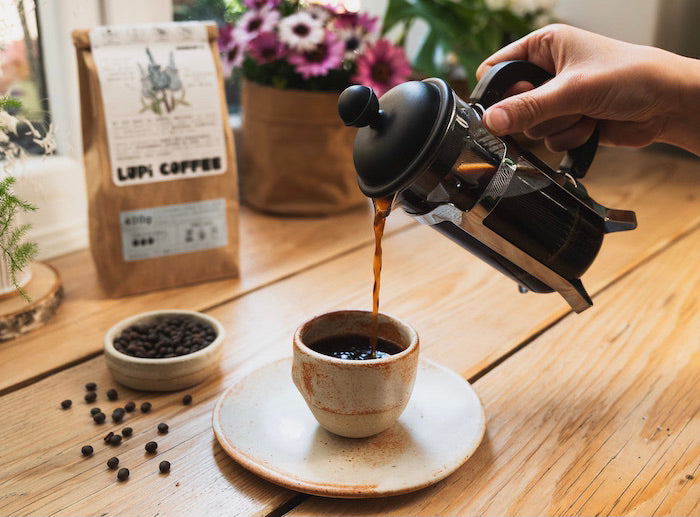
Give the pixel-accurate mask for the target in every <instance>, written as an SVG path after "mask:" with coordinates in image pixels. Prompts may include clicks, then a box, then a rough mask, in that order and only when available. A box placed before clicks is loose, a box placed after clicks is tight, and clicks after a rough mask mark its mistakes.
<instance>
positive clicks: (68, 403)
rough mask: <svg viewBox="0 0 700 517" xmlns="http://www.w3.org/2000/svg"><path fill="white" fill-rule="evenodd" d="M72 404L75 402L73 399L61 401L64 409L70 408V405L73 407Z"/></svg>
mask: <svg viewBox="0 0 700 517" xmlns="http://www.w3.org/2000/svg"><path fill="white" fill-rule="evenodd" d="M72 404H73V401H72V400H70V399H66V400H62V401H61V407H62V408H63V409H68V408H69V407H71V405H72Z"/></svg>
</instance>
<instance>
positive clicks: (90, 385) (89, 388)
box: [85, 382, 97, 391]
mask: <svg viewBox="0 0 700 517" xmlns="http://www.w3.org/2000/svg"><path fill="white" fill-rule="evenodd" d="M85 389H86V390H87V391H95V390H96V389H97V384H95V383H94V382H88V383H87V384H86V385H85Z"/></svg>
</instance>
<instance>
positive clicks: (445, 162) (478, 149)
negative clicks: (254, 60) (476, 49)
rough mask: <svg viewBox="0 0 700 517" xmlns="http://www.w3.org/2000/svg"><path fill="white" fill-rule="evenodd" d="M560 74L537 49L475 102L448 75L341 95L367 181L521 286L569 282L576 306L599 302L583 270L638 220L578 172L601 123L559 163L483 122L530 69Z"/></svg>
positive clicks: (557, 286)
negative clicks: (613, 235) (601, 199)
mask: <svg viewBox="0 0 700 517" xmlns="http://www.w3.org/2000/svg"><path fill="white" fill-rule="evenodd" d="M550 78H551V75H550V74H549V73H548V72H546V71H545V70H543V69H542V68H540V67H538V66H536V65H534V64H532V63H529V62H527V61H509V62H504V63H500V64H499V65H497V66H494V67H493V68H491V70H489V72H488V73H487V74H486V75H485V76H484V77H483V78H482V79H481V81H479V83H478V84H477V85H476V88H475V89H474V91H473V92H472V95H471V98H470V99H469V102H464V101H463V100H462V99H460V98H459V97H457V95H455V93H454V92H453V91H452V89H451V88H450V87H449V86H448V85H447V83H446V82H445V81H443V80H441V79H435V78H432V79H426V80H424V81H409V82H406V83H403V84H400V85H398V86H396V87H394V88H392V89H391V90H389V91H388V92H387V93H386V94H384V95H383V96H382V97H381V100H379V99H377V96H376V95H375V94H374V92H373V91H372V89H371V88H368V87H365V86H360V85H355V86H351V87H349V88H347V89H346V90H345V91H344V92H343V93H342V94H341V96H340V98H339V99H338V112H339V113H340V116H341V118H342V119H343V121H344V122H345V125H347V126H355V127H358V128H359V129H358V131H357V135H356V137H355V144H354V149H353V159H354V162H355V169H356V170H357V174H358V183H359V186H360V189H361V190H362V192H363V193H364V194H365V195H366V196H368V197H371V198H389V199H391V200H392V203H391V206H396V205H399V206H401V207H402V208H403V209H404V210H405V211H406V212H408V213H409V214H411V215H412V216H413V217H415V218H416V219H417V220H419V221H420V222H422V223H425V224H428V225H430V226H432V227H433V228H434V229H436V230H437V231H439V232H441V233H442V234H444V235H446V236H447V237H449V238H451V239H453V240H454V241H456V242H457V243H458V244H460V245H461V246H463V247H464V248H466V249H467V250H469V251H471V252H472V253H474V254H475V255H476V256H478V257H479V258H481V259H482V260H484V261H486V262H487V263H489V264H490V265H491V266H493V267H494V268H496V269H497V270H499V271H501V272H502V273H504V274H505V275H507V276H509V277H510V278H512V279H513V280H515V281H516V282H517V283H518V285H519V286H520V290H521V291H522V292H525V291H527V290H530V291H534V292H538V293H546V292H552V291H558V292H559V293H560V294H561V295H562V296H563V297H564V299H565V300H566V301H567V302H568V303H569V305H571V307H572V308H573V309H574V310H575V311H576V312H581V311H583V310H585V309H587V308H588V307H590V306H591V305H592V304H593V302H592V301H591V298H590V296H589V295H588V293H586V290H585V289H584V287H583V284H582V283H581V280H580V278H581V275H583V273H584V272H585V271H586V270H587V269H588V267H589V266H590V265H591V264H592V262H593V260H594V259H595V257H596V255H597V253H598V250H599V249H600V247H601V245H602V242H603V235H604V234H606V233H609V232H615V231H621V230H632V229H634V228H636V227H637V222H636V217H635V214H634V212H631V211H627V210H613V209H608V208H605V207H604V206H602V205H600V204H598V203H597V202H596V201H594V200H593V199H592V198H591V197H590V196H589V195H588V193H587V192H586V189H585V188H584V186H583V185H582V184H581V182H580V181H579V180H580V178H582V177H583V176H584V175H585V173H586V171H587V170H588V168H589V166H590V164H591V162H592V160H593V156H594V155H595V152H596V149H597V146H598V133H597V131H596V132H594V134H593V135H592V136H591V137H590V139H589V140H588V141H587V142H586V143H584V144H583V145H582V146H580V147H578V148H576V149H573V150H571V151H569V152H567V153H566V155H565V156H564V159H563V160H562V162H561V164H560V165H559V169H558V170H554V169H552V168H551V167H549V166H548V165H547V164H546V163H544V162H543V161H542V160H541V159H539V158H537V156H535V155H534V154H532V153H531V152H529V151H528V150H527V149H525V148H524V147H523V146H521V145H520V144H519V143H518V142H517V141H516V140H515V139H513V138H511V137H508V136H504V137H496V136H494V135H492V134H491V133H489V131H488V130H487V129H486V128H485V127H484V125H483V124H482V115H483V113H484V110H486V108H488V107H489V106H491V105H493V104H495V103H496V102H497V101H499V100H500V99H501V98H502V97H503V96H504V94H505V93H506V91H507V90H508V89H509V88H510V87H511V86H512V85H514V84H515V83H517V82H519V81H527V82H529V83H531V84H533V86H535V87H536V86H539V85H541V84H542V83H544V82H545V81H547V80H548V79H550Z"/></svg>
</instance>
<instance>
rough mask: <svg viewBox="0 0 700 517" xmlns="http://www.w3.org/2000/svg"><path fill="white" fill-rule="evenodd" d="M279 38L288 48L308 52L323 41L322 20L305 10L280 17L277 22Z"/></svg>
mask: <svg viewBox="0 0 700 517" xmlns="http://www.w3.org/2000/svg"><path fill="white" fill-rule="evenodd" d="M279 33H280V40H282V42H284V43H285V44H287V45H288V46H289V48H291V49H293V50H298V51H299V52H309V51H312V50H313V49H314V47H316V46H317V45H320V44H321V43H323V41H324V33H325V31H324V30H323V25H322V22H321V21H320V20H319V19H318V18H314V17H313V16H311V15H310V14H309V13H307V12H305V11H300V12H298V13H296V14H292V15H291V16H287V17H286V18H284V19H282V20H281V21H280V24H279Z"/></svg>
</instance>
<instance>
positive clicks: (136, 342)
mask: <svg viewBox="0 0 700 517" xmlns="http://www.w3.org/2000/svg"><path fill="white" fill-rule="evenodd" d="M215 339H216V331H215V330H214V328H213V327H212V326H211V325H209V324H208V323H207V322H205V321H202V320H199V319H196V318H191V317H186V316H161V317H159V318H157V319H156V320H154V321H152V322H150V323H146V324H143V325H132V326H131V327H128V328H127V329H125V330H124V331H123V332H122V333H121V334H120V335H119V336H118V337H116V338H115V339H114V348H115V349H117V350H118V351H119V352H121V353H123V354H127V355H131V356H135V357H150V358H163V357H175V356H179V355H186V354H191V353H193V352H196V351H197V350H201V349H202V348H204V347H206V346H208V345H209V344H211V343H212V342H213V341H214V340H215Z"/></svg>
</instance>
